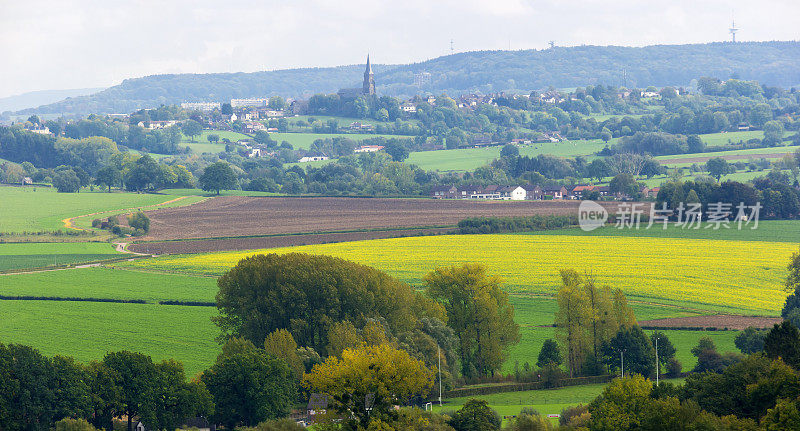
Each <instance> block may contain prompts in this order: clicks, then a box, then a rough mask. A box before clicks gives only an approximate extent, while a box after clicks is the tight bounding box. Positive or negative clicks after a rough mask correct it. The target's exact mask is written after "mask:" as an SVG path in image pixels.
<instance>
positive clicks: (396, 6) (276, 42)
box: [0, 0, 800, 97]
mask: <svg viewBox="0 0 800 431" xmlns="http://www.w3.org/2000/svg"><path fill="white" fill-rule="evenodd" d="M732 12H733V13H735V18H736V25H737V27H740V28H741V30H740V31H739V33H738V39H739V40H798V39H800V1H798V0H758V1H753V0H724V1H723V0H661V1H653V0H393V1H382V0H263V1H238V0H213V1H205V0H187V1H177V0H175V1H173V0H159V1H145V0H140V1H122V0H102V1H82V0H51V1H39V0H0V55H1V57H0V58H2V59H3V61H2V62H0V97H4V96H9V95H13V94H20V93H24V92H28V91H35V90H50V89H72V88H87V87H105V86H111V85H115V84H118V83H120V82H121V81H122V80H123V79H125V78H133V77H140V76H145V75H152V74H160V73H181V72H192V73H205V72H240V71H242V72H252V71H259V70H272V69H284V68H293V67H308V66H334V65H342V64H354V63H360V62H363V59H364V56H365V55H366V53H367V52H368V51H369V52H370V53H371V54H372V58H373V61H374V62H377V63H407V62H415V61H422V60H426V59H429V58H433V57H438V56H440V55H445V54H449V53H450V40H451V39H452V40H453V41H454V48H455V51H456V52H461V51H472V50H485V49H509V47H510V48H511V49H514V50H518V49H531V48H536V49H541V48H545V47H546V46H547V42H548V41H549V40H554V41H555V42H556V44H558V45H562V46H569V45H580V44H592V45H632V46H643V45H652V44H678V43H702V42H710V41H721V40H728V39H729V38H730V35H729V34H728V28H729V27H730V24H731V14H732Z"/></svg>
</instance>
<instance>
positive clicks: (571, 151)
mask: <svg viewBox="0 0 800 431" xmlns="http://www.w3.org/2000/svg"><path fill="white" fill-rule="evenodd" d="M614 142H615V141H614V140H612V141H611V142H609V145H610V144H613V143H614ZM605 146H606V144H605V143H603V141H601V140H599V139H594V140H587V141H564V142H555V143H553V142H545V143H536V144H531V145H527V146H521V147H520V148H519V153H520V155H523V156H537V155H539V154H550V155H554V156H561V157H574V156H586V155H590V154H594V153H597V152H598V151H600V150H602V149H603V147H605ZM501 148H502V147H501V146H494V147H483V148H461V149H457V150H437V151H416V152H413V153H411V154H410V155H409V156H408V159H407V160H406V162H407V163H411V164H414V165H417V166H419V167H420V168H422V169H426V170H439V171H467V170H474V169H476V168H479V167H481V166H484V165H486V164H488V163H489V162H491V161H492V160H494V159H497V158H499V157H500V149H501Z"/></svg>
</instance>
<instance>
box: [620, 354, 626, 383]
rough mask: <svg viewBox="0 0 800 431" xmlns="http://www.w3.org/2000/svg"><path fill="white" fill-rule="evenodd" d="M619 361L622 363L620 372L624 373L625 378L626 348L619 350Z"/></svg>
mask: <svg viewBox="0 0 800 431" xmlns="http://www.w3.org/2000/svg"><path fill="white" fill-rule="evenodd" d="M619 362H620V364H621V365H620V372H621V374H622V375H621V377H622V378H623V379H624V378H625V349H622V350H620V351H619Z"/></svg>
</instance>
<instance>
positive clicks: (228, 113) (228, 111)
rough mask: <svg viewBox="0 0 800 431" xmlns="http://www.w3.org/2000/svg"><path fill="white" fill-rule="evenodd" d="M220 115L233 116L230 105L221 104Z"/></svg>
mask: <svg viewBox="0 0 800 431" xmlns="http://www.w3.org/2000/svg"><path fill="white" fill-rule="evenodd" d="M219 112H220V114H222V115H225V116H228V117H230V116H231V115H233V108H232V107H231V104H230V103H223V104H222V106H221V107H220V110H219Z"/></svg>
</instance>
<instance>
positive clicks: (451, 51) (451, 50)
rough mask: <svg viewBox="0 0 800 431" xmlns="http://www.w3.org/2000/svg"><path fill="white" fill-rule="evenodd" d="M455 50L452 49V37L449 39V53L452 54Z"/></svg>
mask: <svg viewBox="0 0 800 431" xmlns="http://www.w3.org/2000/svg"><path fill="white" fill-rule="evenodd" d="M454 53H455V50H454V49H453V39H450V54H454Z"/></svg>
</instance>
